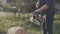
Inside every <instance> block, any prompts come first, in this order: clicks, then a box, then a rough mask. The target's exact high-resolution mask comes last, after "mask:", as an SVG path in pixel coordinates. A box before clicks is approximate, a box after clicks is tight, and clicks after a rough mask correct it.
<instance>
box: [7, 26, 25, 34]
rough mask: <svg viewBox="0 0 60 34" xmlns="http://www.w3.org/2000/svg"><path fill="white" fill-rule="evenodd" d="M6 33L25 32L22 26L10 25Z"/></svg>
mask: <svg viewBox="0 0 60 34" xmlns="http://www.w3.org/2000/svg"><path fill="white" fill-rule="evenodd" d="M7 34H26V31H25V29H24V28H23V27H11V28H9V29H8V31H7Z"/></svg>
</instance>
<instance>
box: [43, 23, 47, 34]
mask: <svg viewBox="0 0 60 34" xmlns="http://www.w3.org/2000/svg"><path fill="white" fill-rule="evenodd" d="M43 34H47V30H46V27H45V23H43Z"/></svg>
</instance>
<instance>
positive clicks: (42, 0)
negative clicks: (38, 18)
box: [35, 0, 55, 34]
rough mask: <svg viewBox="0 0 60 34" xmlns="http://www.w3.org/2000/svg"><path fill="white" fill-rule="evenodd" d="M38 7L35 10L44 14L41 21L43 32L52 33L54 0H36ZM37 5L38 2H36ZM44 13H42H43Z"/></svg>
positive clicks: (45, 33) (44, 33)
mask: <svg viewBox="0 0 60 34" xmlns="http://www.w3.org/2000/svg"><path fill="white" fill-rule="evenodd" d="M38 1H39V4H40V7H39V8H38V6H36V7H37V8H38V9H37V10H35V12H42V15H45V17H44V22H43V34H47V33H48V34H53V31H52V26H53V19H54V14H55V7H54V0H38ZM37 5H38V3H37ZM43 13H44V14H43Z"/></svg>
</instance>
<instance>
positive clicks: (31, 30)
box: [0, 15, 60, 34]
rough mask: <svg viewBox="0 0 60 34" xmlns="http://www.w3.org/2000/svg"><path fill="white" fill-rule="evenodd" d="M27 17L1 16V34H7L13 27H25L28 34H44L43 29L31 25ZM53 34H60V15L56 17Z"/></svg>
mask: <svg viewBox="0 0 60 34" xmlns="http://www.w3.org/2000/svg"><path fill="white" fill-rule="evenodd" d="M28 18H29V17H28V16H27V15H25V16H24V15H21V16H20V17H19V18H17V17H14V16H10V15H9V16H0V34H6V32H7V30H8V29H9V28H11V27H24V28H25V29H26V31H27V34H42V27H41V26H37V25H35V24H33V25H32V23H30V21H29V19H28ZM53 33H54V34H60V15H55V20H54V25H53Z"/></svg>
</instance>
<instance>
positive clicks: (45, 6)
mask: <svg viewBox="0 0 60 34" xmlns="http://www.w3.org/2000/svg"><path fill="white" fill-rule="evenodd" d="M48 8H49V6H47V5H43V6H42V7H41V8H39V9H37V10H35V12H41V11H45V10H47V9H48Z"/></svg>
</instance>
